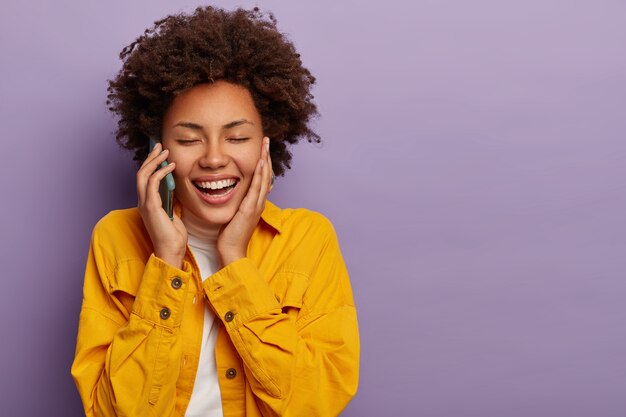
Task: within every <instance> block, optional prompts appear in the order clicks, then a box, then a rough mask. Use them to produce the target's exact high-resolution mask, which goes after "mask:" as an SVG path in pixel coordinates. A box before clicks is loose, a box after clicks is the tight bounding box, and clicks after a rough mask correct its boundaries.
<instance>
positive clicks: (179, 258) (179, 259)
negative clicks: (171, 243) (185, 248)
mask: <svg viewBox="0 0 626 417" xmlns="http://www.w3.org/2000/svg"><path fill="white" fill-rule="evenodd" d="M154 255H155V256H156V257H157V258H159V259H161V260H162V261H163V262H165V263H166V264H168V265H170V266H173V267H174V268H178V269H182V268H183V259H184V258H185V254H184V253H183V254H172V253H160V252H158V251H156V250H155V251H154Z"/></svg>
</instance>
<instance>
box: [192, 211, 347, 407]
mask: <svg viewBox="0 0 626 417" xmlns="http://www.w3.org/2000/svg"><path fill="white" fill-rule="evenodd" d="M316 246H317V253H316V252H315V251H313V252H312V253H310V252H309V251H308V249H310V248H307V254H306V255H305V256H307V257H309V258H316V261H315V262H313V267H312V269H311V271H310V274H307V275H308V276H307V277H306V278H307V279H308V284H307V286H306V289H305V290H304V291H303V293H304V295H303V298H302V306H301V308H300V309H299V310H297V313H296V314H291V313H293V310H291V313H290V312H289V310H290V308H285V306H284V303H283V304H282V305H281V302H280V301H279V300H278V299H277V296H276V294H275V292H274V291H273V290H272V288H271V287H270V286H269V285H268V283H267V282H266V280H265V279H264V278H263V276H262V274H261V273H260V272H259V270H258V268H257V267H256V266H255V264H254V262H253V261H252V260H251V259H250V258H243V259H240V260H238V261H236V262H233V263H231V264H230V265H228V266H226V267H225V268H224V269H222V270H220V271H218V272H217V273H216V274H214V275H212V276H211V277H209V278H207V279H206V280H205V281H204V283H203V286H204V288H205V292H206V293H207V297H208V299H209V301H210V303H211V304H212V306H213V308H214V309H215V311H216V313H217V315H218V316H219V317H220V318H221V320H222V322H223V324H224V327H225V329H226V331H227V332H228V334H229V336H230V338H231V340H232V341H233V345H234V346H235V348H236V349H237V351H238V352H239V354H240V356H241V358H242V359H243V363H244V371H245V374H246V377H247V379H248V383H249V384H250V387H251V389H252V391H253V393H254V395H255V397H256V399H257V404H258V406H259V408H260V409H261V411H262V413H263V415H264V416H268V417H269V416H275V417H278V416H280V417H296V416H308V417H316V416H319V417H331V416H336V415H339V413H340V412H341V411H342V410H343V409H344V408H345V406H346V405H347V404H348V402H349V401H350V399H351V398H352V397H353V396H354V394H355V393H356V390H357V385H358V368H359V335H358V326H357V318H356V310H355V306H354V301H353V296H352V291H351V288H350V283H349V278H348V273H347V270H346V267H345V265H344V262H343V259H342V256H341V253H340V250H339V245H338V243H337V239H336V236H335V233H334V230H333V229H332V225H330V223H328V224H327V227H326V229H325V233H324V239H323V241H322V242H320V244H317V245H316ZM292 285H295V283H292Z"/></svg>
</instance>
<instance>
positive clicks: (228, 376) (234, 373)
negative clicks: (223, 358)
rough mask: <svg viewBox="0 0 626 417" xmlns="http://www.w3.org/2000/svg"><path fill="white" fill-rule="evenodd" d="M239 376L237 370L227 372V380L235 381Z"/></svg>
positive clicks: (231, 369) (232, 369)
mask: <svg viewBox="0 0 626 417" xmlns="http://www.w3.org/2000/svg"><path fill="white" fill-rule="evenodd" d="M236 376H237V370H236V369H235V368H228V370H227V371H226V378H228V379H233V378H234V377H236Z"/></svg>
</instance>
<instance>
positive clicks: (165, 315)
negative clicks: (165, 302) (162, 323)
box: [160, 307, 172, 320]
mask: <svg viewBox="0 0 626 417" xmlns="http://www.w3.org/2000/svg"><path fill="white" fill-rule="evenodd" d="M171 315H172V313H171V312H170V309H169V308H167V307H163V308H162V309H161V313H160V316H161V318H162V319H163V320H167V319H169V318H170V316H171Z"/></svg>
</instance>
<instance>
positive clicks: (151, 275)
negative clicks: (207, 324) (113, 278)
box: [133, 254, 193, 328]
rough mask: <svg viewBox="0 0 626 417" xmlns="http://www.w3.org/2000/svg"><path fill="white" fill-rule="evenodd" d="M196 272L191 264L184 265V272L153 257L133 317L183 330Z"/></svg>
mask: <svg viewBox="0 0 626 417" xmlns="http://www.w3.org/2000/svg"><path fill="white" fill-rule="evenodd" d="M192 270H193V267H192V266H191V264H189V262H187V261H184V262H183V269H178V268H174V267H173V266H171V265H169V264H167V263H165V262H164V261H163V260H162V259H160V258H157V257H156V256H155V255H154V254H152V255H151V256H150V258H149V259H148V262H147V263H146V266H145V269H144V272H143V278H142V280H141V285H140V287H139V291H138V292H137V297H136V298H135V302H134V304H133V314H136V315H137V316H139V317H141V318H142V319H144V320H147V321H150V322H152V323H155V324H158V325H160V326H164V327H168V328H174V327H178V326H180V322H181V320H182V316H183V306H184V301H185V297H186V296H187V292H188V290H189V280H190V279H191V271H192Z"/></svg>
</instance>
